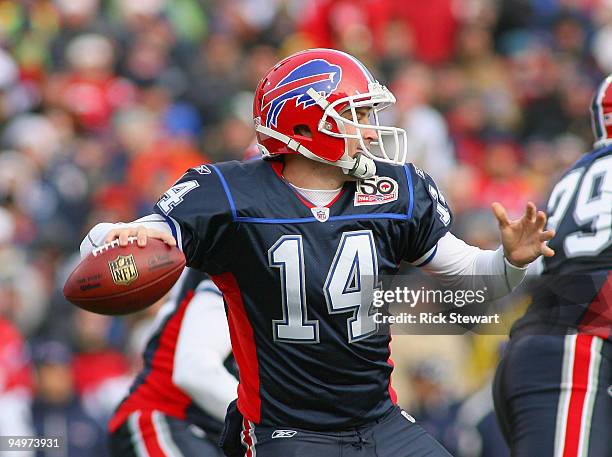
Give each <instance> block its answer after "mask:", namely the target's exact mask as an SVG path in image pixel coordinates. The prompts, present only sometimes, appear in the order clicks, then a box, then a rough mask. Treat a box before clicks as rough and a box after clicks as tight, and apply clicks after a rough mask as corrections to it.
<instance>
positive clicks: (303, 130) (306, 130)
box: [293, 124, 312, 138]
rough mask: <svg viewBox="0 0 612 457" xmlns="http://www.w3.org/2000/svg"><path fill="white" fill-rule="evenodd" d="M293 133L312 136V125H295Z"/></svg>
mask: <svg viewBox="0 0 612 457" xmlns="http://www.w3.org/2000/svg"><path fill="white" fill-rule="evenodd" d="M293 133H294V134H296V135H299V136H305V137H307V138H312V132H311V131H310V127H308V126H307V125H304V124H300V125H296V126H295V127H293Z"/></svg>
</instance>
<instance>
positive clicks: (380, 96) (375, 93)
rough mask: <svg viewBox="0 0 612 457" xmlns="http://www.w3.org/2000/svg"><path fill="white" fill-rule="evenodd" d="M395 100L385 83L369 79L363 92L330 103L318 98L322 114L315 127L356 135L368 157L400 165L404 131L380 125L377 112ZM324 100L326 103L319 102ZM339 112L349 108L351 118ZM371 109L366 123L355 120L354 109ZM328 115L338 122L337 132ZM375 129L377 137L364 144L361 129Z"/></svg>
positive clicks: (340, 134) (350, 136) (330, 132)
mask: <svg viewBox="0 0 612 457" xmlns="http://www.w3.org/2000/svg"><path fill="white" fill-rule="evenodd" d="M394 103H395V97H394V96H393V94H392V93H391V92H390V91H389V90H388V89H387V88H386V87H384V86H382V85H381V84H379V83H370V84H369V92H367V93H365V94H356V95H352V96H348V97H343V98H340V99H338V100H335V101H334V102H332V103H327V102H326V100H324V99H323V100H320V99H319V100H317V104H319V106H321V107H322V108H323V109H324V112H323V116H322V117H321V120H320V121H319V126H318V129H319V131H320V132H322V133H325V134H327V135H330V136H332V137H335V138H344V139H345V140H346V139H355V140H358V141H359V150H360V154H363V155H364V156H366V157H368V158H369V159H372V160H376V161H379V162H385V163H391V164H396V165H402V164H404V162H405V161H406V150H407V142H406V132H405V131H404V130H403V129H401V128H398V127H390V126H386V125H381V123H380V118H379V113H380V112H381V111H382V110H384V109H386V108H388V107H389V106H391V105H393V104H394ZM324 104H326V106H322V105H324ZM339 108H341V113H342V114H344V113H347V112H350V118H347V117H345V116H342V115H341V113H340V112H339V110H338V109H339ZM358 108H368V109H370V110H371V111H370V120H371V122H370V123H368V124H363V123H360V122H359V121H358V116H357V109H358ZM329 119H333V120H334V121H335V123H336V125H337V126H338V130H339V132H335V131H333V130H332V128H331V123H330V121H329ZM347 125H350V126H351V127H352V128H353V130H354V131H355V133H348V132H347V129H346V126H347ZM364 130H370V131H375V132H376V135H377V138H378V139H377V141H372V142H370V144H369V145H368V144H366V142H365V141H364V139H363V131H364ZM343 159H344V160H347V159H350V158H349V157H348V142H347V141H345V156H344V157H343Z"/></svg>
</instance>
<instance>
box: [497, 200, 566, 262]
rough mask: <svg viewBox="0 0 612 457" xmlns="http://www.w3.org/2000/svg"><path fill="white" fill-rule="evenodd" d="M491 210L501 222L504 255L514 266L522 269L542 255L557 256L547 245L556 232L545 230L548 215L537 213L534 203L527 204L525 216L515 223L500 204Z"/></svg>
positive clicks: (541, 212) (500, 229)
mask: <svg viewBox="0 0 612 457" xmlns="http://www.w3.org/2000/svg"><path fill="white" fill-rule="evenodd" d="M491 208H492V209H493V214H495V218H496V219H497V221H498V222H499V231H500V232H501V238H502V244H503V246H504V255H505V256H506V258H507V259H508V261H509V262H510V263H511V264H512V265H515V266H517V267H520V268H522V267H524V266H526V265H528V264H529V263H531V262H533V261H534V260H535V259H537V258H538V257H540V256H541V255H543V256H545V257H552V256H553V255H555V251H553V250H552V249H551V248H549V247H548V245H547V244H546V242H547V241H549V240H550V239H552V237H553V236H555V231H554V230H544V227H545V226H546V214H545V213H544V212H543V211H537V209H536V206H535V205H534V204H533V203H532V202H529V203H527V207H526V208H525V214H523V216H522V217H521V218H520V219H516V220H513V221H511V220H510V219H508V214H507V213H506V209H505V208H504V207H503V206H502V205H501V204H500V203H498V202H494V203H493V204H492V205H491Z"/></svg>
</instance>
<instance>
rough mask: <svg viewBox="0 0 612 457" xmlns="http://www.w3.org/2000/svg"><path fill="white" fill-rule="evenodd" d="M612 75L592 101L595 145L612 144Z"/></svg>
mask: <svg viewBox="0 0 612 457" xmlns="http://www.w3.org/2000/svg"><path fill="white" fill-rule="evenodd" d="M611 84H612V75H610V76H608V77H607V78H606V79H604V80H603V81H602V83H601V84H600V85H599V87H598V88H597V91H596V92H595V96H594V97H593V102H592V103H591V125H592V127H593V134H594V135H595V147H596V148H600V147H602V146H607V145H609V144H612V87H611Z"/></svg>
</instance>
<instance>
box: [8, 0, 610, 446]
mask: <svg viewBox="0 0 612 457" xmlns="http://www.w3.org/2000/svg"><path fill="white" fill-rule="evenodd" d="M611 44H612V2H610V1H609V0H428V1H427V2H426V7H424V5H423V2H421V1H418V0H310V1H299V0H138V1H130V0H0V435H7V434H8V435H10V434H32V433H22V432H23V430H19V429H18V427H19V421H18V420H15V418H16V417H22V416H25V415H27V414H25V413H24V412H23V411H21V410H20V408H23V405H24V404H27V405H29V403H27V402H26V403H24V399H30V398H31V399H32V405H31V407H30V406H28V407H29V408H30V410H31V411H29V413H31V416H32V420H31V423H30V425H29V426H30V427H34V430H35V433H34V434H39V435H53V434H56V435H57V434H62V433H63V432H62V430H64V431H66V430H72V429H75V430H80V431H79V432H78V433H76V434H75V433H73V434H72V435H71V436H74V437H75V438H74V440H75V442H74V443H72V442H71V443H70V446H71V447H70V454H69V455H70V456H73V455H74V456H81V455H83V456H86V455H87V456H94V455H98V454H96V452H98V453H99V455H105V454H104V446H101V445H100V443H101V442H102V441H103V440H104V436H103V435H104V426H105V425H104V424H105V421H106V419H107V418H108V416H109V414H110V413H111V411H112V408H113V407H114V406H115V404H116V402H117V401H118V400H119V399H120V398H121V396H122V395H123V394H124V393H125V392H126V389H127V387H128V386H129V383H130V380H131V377H132V376H133V374H134V372H135V371H137V370H138V368H139V364H140V358H139V352H140V351H141V350H142V347H143V343H144V341H145V340H146V336H147V332H148V329H149V328H150V322H151V320H152V317H153V315H154V313H155V311H156V309H157V308H156V307H153V308H151V309H149V310H147V311H145V312H143V313H141V314H139V315H135V316H129V317H127V318H121V319H119V318H109V317H103V316H98V315H93V314H90V313H86V312H83V311H80V310H77V309H76V308H75V307H73V306H71V305H69V304H68V303H66V302H65V300H64V299H63V296H62V293H61V287H62V285H63V283H64V280H65V278H66V277H67V275H68V274H69V272H70V271H71V269H72V268H73V267H74V265H75V263H76V262H77V261H78V254H77V251H78V244H79V242H80V240H81V239H82V237H83V236H84V234H85V233H86V232H87V230H88V229H89V228H90V227H91V226H92V225H94V224H95V223H97V222H99V221H109V222H113V221H130V220H133V219H136V218H138V217H140V216H142V215H145V214H147V213H149V212H150V210H151V207H152V205H153V204H154V202H155V201H156V199H157V197H158V196H159V195H160V194H161V193H163V192H164V191H165V190H166V189H167V188H168V187H169V185H171V184H172V183H173V182H174V181H175V180H176V179H177V178H178V177H179V176H180V175H181V174H182V173H183V172H184V171H185V170H186V169H187V168H189V167H190V166H193V165H197V164H200V163H204V162H208V161H220V160H230V159H241V158H242V156H243V153H244V151H245V149H246V148H248V147H249V146H250V145H252V144H253V141H254V136H253V129H252V119H251V103H252V97H253V91H254V89H255V86H256V84H257V82H258V81H259V79H260V78H261V76H262V75H263V74H264V73H265V72H266V71H267V70H268V69H269V68H270V67H271V66H272V65H273V64H274V63H276V61H278V60H279V59H280V58H282V57H284V56H286V55H288V54H290V53H292V52H295V51H297V50H300V49H304V48H308V47H334V48H338V49H342V50H345V51H347V52H350V53H352V54H353V55H355V56H356V57H358V58H359V59H361V60H362V61H363V62H364V63H366V65H368V66H369V67H371V68H372V69H373V70H374V73H375V75H376V77H377V78H378V79H379V80H380V81H381V82H383V83H384V84H385V85H387V86H388V87H389V88H390V89H391V90H392V91H393V92H394V94H395V95H396V97H397V99H398V103H397V104H396V106H394V107H393V108H392V109H390V110H389V111H388V112H387V113H386V117H387V119H386V121H387V122H389V123H393V124H396V125H398V126H401V127H403V128H405V129H406V130H407V132H408V138H409V153H408V160H409V161H411V162H415V163H416V164H418V165H420V166H421V167H423V168H424V169H425V170H427V171H428V172H429V173H430V174H432V175H433V176H434V178H435V179H436V180H437V182H438V184H439V186H440V187H441V188H442V189H444V191H445V194H446V197H447V200H449V201H450V203H451V208H452V209H453V212H454V214H455V216H456V223H455V226H454V228H453V231H454V233H455V234H456V235H458V236H460V237H462V238H464V239H465V240H466V241H467V242H469V243H472V244H475V245H478V246H481V247H484V248H491V247H494V246H496V245H497V243H498V237H497V230H496V225H495V223H494V219H493V218H492V216H491V215H490V211H489V205H490V203H491V202H492V201H500V202H501V203H503V204H504V205H505V206H506V208H508V210H509V212H510V213H511V215H518V214H520V213H521V211H522V210H523V205H524V204H525V202H526V201H528V200H533V201H535V202H537V203H538V204H539V206H542V205H543V204H545V198H546V195H547V192H548V191H549V190H550V186H551V184H552V183H553V182H554V180H555V179H557V178H558V177H559V175H560V173H561V172H562V171H563V170H564V169H565V168H567V167H568V166H569V165H570V164H571V163H573V162H574V161H575V160H576V159H577V158H578V157H579V156H580V155H581V154H582V153H584V152H586V151H588V150H589V149H590V148H591V145H592V134H591V129H590V121H589V114H588V111H589V103H590V99H591V97H592V94H593V91H594V88H595V87H596V84H597V83H598V82H599V80H600V79H601V78H602V76H603V75H604V74H606V73H609V72H612V45H611ZM441 338H442V337H441ZM454 338H455V340H453V342H451V343H450V344H449V343H448V342H446V343H444V344H442V343H440V342H436V343H435V344H429V346H435V347H436V348H438V349H439V348H447V349H448V350H447V349H444V351H443V354H441V355H440V357H428V358H427V359H424V358H423V360H419V359H418V357H416V356H415V355H414V354H410V348H411V347H414V344H415V342H408V340H401V339H400V340H399V341H400V343H398V342H396V343H395V344H396V346H398V345H400V344H401V345H402V347H401V348H399V349H398V354H399V355H400V357H401V358H402V359H403V358H404V356H405V358H406V360H409V362H406V361H404V362H405V363H402V360H398V357H397V356H396V362H397V363H398V366H401V367H402V369H400V370H399V372H398V373H397V374H396V376H395V377H394V381H396V382H398V385H399V386H401V390H400V392H399V393H400V398H403V397H402V395H404V397H405V399H406V400H405V401H406V402H407V403H409V406H410V407H412V408H413V410H414V411H415V416H417V419H422V420H429V421H430V429H431V430H432V432H434V434H436V436H437V437H438V438H439V439H441V440H442V441H443V442H445V443H446V444H447V445H448V446H449V448H452V450H453V451H454V452H455V453H456V454H457V455H460V456H479V455H480V456H483V457H484V456H486V455H495V456H496V457H499V456H501V455H502V454H500V453H499V452H500V451H499V450H498V451H497V452H498V453H493V454H487V453H486V452H487V451H486V449H487V445H488V444H487V443H485V442H484V441H482V440H481V442H480V447H478V446H474V444H473V443H475V442H478V441H475V438H474V436H475V435H474V436H472V435H469V434H470V433H472V434H478V433H480V432H478V429H477V427H476V425H474V424H475V423H476V422H477V423H478V424H480V425H482V424H485V425H484V426H483V427H485V429H486V426H487V425H486V423H484V422H482V423H481V422H478V421H480V420H481V419H482V420H484V418H485V415H484V414H482V411H483V408H485V407H488V408H489V410H487V411H489V412H490V405H488V403H487V401H489V399H488V397H487V395H485V394H482V393H481V392H484V391H485V390H486V386H487V384H486V383H487V377H488V376H489V374H490V370H491V368H492V367H493V366H494V363H495V358H496V354H497V350H498V342H497V340H499V338H498V339H497V340H495V341H493V342H489V343H487V344H483V343H479V342H477V341H473V340H470V339H469V338H467V337H465V338H463V339H462V341H461V343H460V344H457V341H456V338H457V337H454ZM401 341H405V342H404V343H401ZM482 348H488V349H482ZM426 353H428V352H427V351H419V354H426ZM475 359H477V360H475ZM445 360H450V361H451V362H452V363H450V364H449V363H446V361H445ZM483 360H484V362H483ZM432 361H433V362H432ZM448 367H454V369H453V373H454V375H451V374H449V373H446V374H444V369H445V368H448ZM475 373H476V374H475ZM453 376H454V377H453ZM449 380H452V382H449ZM402 381H403V382H402ZM457 386H459V387H457ZM483 386H484V387H483ZM479 389H481V390H479ZM482 389H485V390H482ZM467 395H471V396H470V397H469V398H467V400H464V399H465V398H466V396H467ZM479 395H480V396H479ZM482 401H484V406H483V404H482ZM7 405H8V406H7ZM470 408H471V409H470ZM466 411H467V412H466ZM470 411H476V412H475V413H473V414H472V413H470ZM58 417H59V418H61V420H60V419H58ZM457 417H459V418H463V419H461V420H458V419H457ZM486 417H489V420H490V417H491V416H486ZM53 418H55V421H54V420H52V419H53ZM476 419H478V421H477V420H476ZM462 421H463V422H462ZM475 421H476V422H475ZM464 422H465V423H468V424H471V425H469V426H466V427H465V430H468V431H465V430H464V432H461V430H459V431H458V429H457V423H464ZM3 427H4V428H3ZM11 427H12V428H11ZM470 427H471V428H470ZM6 430H8V432H7V431H6ZM462 433H463V435H462ZM465 433H468V435H465ZM493 435H494V434H492V433H487V432H486V431H485V432H483V436H486V437H489V438H491V437H492V436H493ZM462 436H463V438H462ZM466 436H468V438H469V439H468V438H466ZM491 439H492V438H491ZM462 443H463V444H462ZM466 443H467V444H466ZM494 449H495V448H494ZM498 449H499V448H498ZM19 455H21V456H24V455H25V454H23V453H21V454H19Z"/></svg>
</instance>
